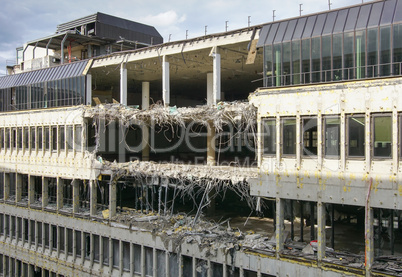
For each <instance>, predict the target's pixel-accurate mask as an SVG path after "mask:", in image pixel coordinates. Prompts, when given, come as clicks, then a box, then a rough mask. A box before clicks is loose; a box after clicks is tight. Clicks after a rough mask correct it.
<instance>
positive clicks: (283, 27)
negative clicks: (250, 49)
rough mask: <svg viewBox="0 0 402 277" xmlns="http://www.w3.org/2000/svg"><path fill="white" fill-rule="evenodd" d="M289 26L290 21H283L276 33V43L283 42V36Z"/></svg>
mask: <svg viewBox="0 0 402 277" xmlns="http://www.w3.org/2000/svg"><path fill="white" fill-rule="evenodd" d="M287 26H288V21H283V22H281V23H280V24H279V28H278V31H277V32H276V36H275V40H274V43H275V42H281V41H282V40H283V36H284V35H285V31H286V27H287Z"/></svg>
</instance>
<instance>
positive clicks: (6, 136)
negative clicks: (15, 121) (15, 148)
mask: <svg viewBox="0 0 402 277" xmlns="http://www.w3.org/2000/svg"><path fill="white" fill-rule="evenodd" d="M4 131H5V134H4V144H5V148H10V129H9V128H5V129H4Z"/></svg>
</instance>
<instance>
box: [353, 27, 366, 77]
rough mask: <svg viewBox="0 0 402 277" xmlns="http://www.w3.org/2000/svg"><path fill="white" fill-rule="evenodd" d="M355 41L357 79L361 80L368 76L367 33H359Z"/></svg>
mask: <svg viewBox="0 0 402 277" xmlns="http://www.w3.org/2000/svg"><path fill="white" fill-rule="evenodd" d="M355 39H356V41H355V48H356V51H355V53H356V54H355V55H356V79H361V78H364V77H365V76H366V74H365V65H366V31H357V32H356V38H355Z"/></svg>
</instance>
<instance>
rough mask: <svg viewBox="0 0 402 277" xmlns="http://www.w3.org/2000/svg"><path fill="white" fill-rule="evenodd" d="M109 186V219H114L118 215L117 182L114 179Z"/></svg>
mask: <svg viewBox="0 0 402 277" xmlns="http://www.w3.org/2000/svg"><path fill="white" fill-rule="evenodd" d="M109 186H110V187H109V219H112V218H113V217H114V216H115V215H116V202H117V201H116V182H114V181H113V180H112V181H111V182H110V185H109Z"/></svg>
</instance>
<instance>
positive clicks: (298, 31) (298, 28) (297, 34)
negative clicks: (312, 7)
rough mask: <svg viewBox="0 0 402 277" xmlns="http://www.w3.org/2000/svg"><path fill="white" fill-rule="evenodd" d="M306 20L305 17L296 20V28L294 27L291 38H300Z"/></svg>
mask: <svg viewBox="0 0 402 277" xmlns="http://www.w3.org/2000/svg"><path fill="white" fill-rule="evenodd" d="M306 21H307V17H303V18H300V19H299V20H298V21H297V25H296V29H295V32H294V34H293V38H292V40H295V39H300V38H301V36H302V34H303V30H304V26H305V25H306Z"/></svg>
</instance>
